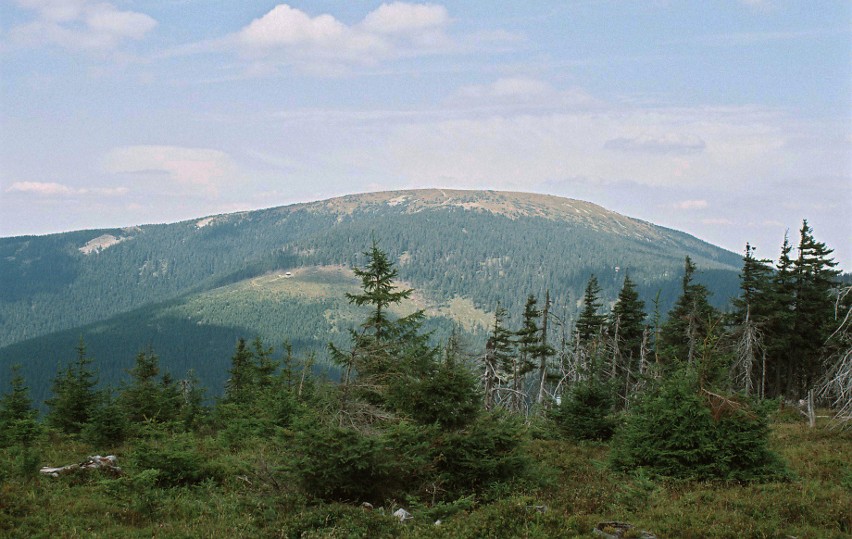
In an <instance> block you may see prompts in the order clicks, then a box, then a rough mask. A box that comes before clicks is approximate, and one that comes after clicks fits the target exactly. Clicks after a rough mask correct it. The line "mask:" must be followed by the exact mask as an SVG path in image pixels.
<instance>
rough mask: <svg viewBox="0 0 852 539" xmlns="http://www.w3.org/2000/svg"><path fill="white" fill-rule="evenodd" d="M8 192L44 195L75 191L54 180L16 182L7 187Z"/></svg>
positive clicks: (68, 193) (66, 193) (65, 193)
mask: <svg viewBox="0 0 852 539" xmlns="http://www.w3.org/2000/svg"><path fill="white" fill-rule="evenodd" d="M6 192H7V193H32V194H36V195H42V196H57V195H70V194H71V193H73V192H74V190H73V189H71V188H70V187H68V186H67V185H63V184H61V183H54V182H15V183H13V184H12V185H10V186H9V187H8V188H6Z"/></svg>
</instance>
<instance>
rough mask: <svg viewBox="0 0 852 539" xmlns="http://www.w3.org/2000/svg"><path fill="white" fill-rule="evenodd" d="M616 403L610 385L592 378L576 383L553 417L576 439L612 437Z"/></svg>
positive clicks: (561, 428) (559, 425)
mask: <svg viewBox="0 0 852 539" xmlns="http://www.w3.org/2000/svg"><path fill="white" fill-rule="evenodd" d="M613 405H614V401H613V397H612V392H611V391H610V389H609V387H607V385H606V384H604V383H602V382H600V381H599V380H597V379H596V378H592V379H590V380H588V381H585V382H580V383H579V384H577V385H575V386H574V387H573V388H572V389H571V391H569V392H568V394H567V395H566V396H565V398H563V400H562V403H561V404H560V405H559V406H558V407H556V408H555V409H554V410H553V412H551V417H552V418H553V420H554V422H555V423H556V425H557V426H558V427H559V429H560V430H561V431H562V432H563V433H564V434H565V435H567V436H568V437H570V438H573V439H574V440H609V439H610V438H611V437H612V433H613V431H614V430H615V421H614V420H613V418H612V412H613Z"/></svg>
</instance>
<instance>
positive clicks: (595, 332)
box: [575, 275, 606, 347]
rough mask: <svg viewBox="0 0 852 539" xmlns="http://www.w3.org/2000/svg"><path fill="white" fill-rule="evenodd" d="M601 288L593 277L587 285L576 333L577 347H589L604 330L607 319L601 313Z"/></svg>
mask: <svg viewBox="0 0 852 539" xmlns="http://www.w3.org/2000/svg"><path fill="white" fill-rule="evenodd" d="M600 294H601V287H600V285H599V284H598V278H597V277H595V276H594V275H592V276H591V277H589V282H588V283H586V290H585V292H583V310H582V311H580V316H579V317H577V323H576V325H575V331H576V333H577V343H576V344H577V345H583V346H587V347H588V346H589V345H590V344H591V343H592V342H593V341H594V340H595V339H596V338H597V337H598V336H599V335H600V332H601V329H602V328H603V325H604V322H605V321H606V317H605V316H604V315H602V314H600V313H599V311H600V308H601V302H600Z"/></svg>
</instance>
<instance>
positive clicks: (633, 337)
mask: <svg viewBox="0 0 852 539" xmlns="http://www.w3.org/2000/svg"><path fill="white" fill-rule="evenodd" d="M645 316H646V315H645V302H644V301H642V300H641V299H639V293H638V292H637V291H636V285H635V284H634V283H633V281H632V280H630V276H629V275H625V276H624V284H623V285H622V286H621V291H620V292H619V293H618V299H616V301H615V304H614V305H613V306H612V311H611V312H610V315H609V320H608V321H607V323H608V324H609V327H610V330H609V333H610V334H611V335H612V336H613V338H614V339H615V340H616V341H617V346H618V353H619V354H620V355H621V356H622V357H623V358H624V365H625V366H626V367H627V368H629V369H631V370H635V369H636V367H637V365H638V361H639V357H640V356H641V354H642V341H643V339H644V334H645ZM616 327H618V331H617V332H616V331H615V328H616Z"/></svg>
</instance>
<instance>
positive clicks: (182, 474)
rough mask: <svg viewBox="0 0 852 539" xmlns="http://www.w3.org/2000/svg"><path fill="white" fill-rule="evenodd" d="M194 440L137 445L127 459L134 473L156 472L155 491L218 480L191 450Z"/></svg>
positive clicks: (182, 437) (177, 436)
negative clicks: (158, 488) (156, 489)
mask: <svg viewBox="0 0 852 539" xmlns="http://www.w3.org/2000/svg"><path fill="white" fill-rule="evenodd" d="M194 442H195V439H194V438H193V437H192V436H190V435H186V434H173V435H171V436H167V437H164V438H163V439H161V440H144V441H140V442H139V443H138V444H137V446H136V448H135V449H134V450H133V452H132V453H131V455H130V458H131V462H132V463H133V466H134V467H135V468H136V469H138V470H156V471H157V472H158V473H157V475H156V485H157V486H158V487H176V486H184V485H194V484H197V483H200V482H202V481H204V480H205V479H214V480H216V479H220V478H221V476H222V473H221V471H220V470H218V469H216V467H215V466H213V465H211V464H209V463H208V462H207V460H206V459H205V458H204V456H203V455H202V454H201V453H199V452H198V450H197V449H196V448H195V444H194Z"/></svg>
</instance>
